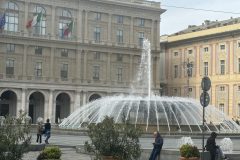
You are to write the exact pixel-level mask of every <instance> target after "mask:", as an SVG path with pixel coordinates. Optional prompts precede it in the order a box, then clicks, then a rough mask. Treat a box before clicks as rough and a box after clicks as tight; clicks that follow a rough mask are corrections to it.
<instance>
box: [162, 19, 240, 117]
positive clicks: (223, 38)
mask: <svg viewBox="0 0 240 160" xmlns="http://www.w3.org/2000/svg"><path fill="white" fill-rule="evenodd" d="M239 28H240V19H239V18H231V19H229V20H225V21H205V22H204V23H203V24H202V25H201V26H189V27H188V28H187V29H186V30H183V31H180V32H178V33H176V34H173V35H170V36H162V37H161V40H160V41H161V43H160V45H161V54H160V57H161V58H160V59H161V67H160V68H161V74H160V75H161V78H160V79H161V86H162V87H164V91H165V94H166V95H169V96H183V97H188V96H189V97H192V98H195V99H197V100H198V101H199V97H200V95H201V93H202V90H201V80H202V78H203V77H204V76H209V78H210V79H211V81H212V87H211V90H210V91H209V92H208V93H209V94H210V97H211V102H210V103H211V104H212V105H214V106H215V107H217V108H218V109H219V110H220V111H222V112H224V113H225V114H227V115H229V116H230V117H233V118H238V119H239V118H240V29H239Z"/></svg>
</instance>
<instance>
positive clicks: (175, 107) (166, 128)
mask: <svg viewBox="0 0 240 160" xmlns="http://www.w3.org/2000/svg"><path fill="white" fill-rule="evenodd" d="M151 61H152V58H151V50H150V42H149V41H148V40H144V43H143V51H142V56H141V63H140V66H139V70H138V73H137V75H136V78H135V79H136V81H133V85H132V86H131V91H130V93H131V94H130V95H119V96H111V97H104V98H101V99H98V100H96V101H93V102H91V103H89V104H86V105H84V106H82V107H80V108H79V109H77V110H76V111H75V112H73V113H72V114H71V115H70V116H69V117H68V118H66V119H64V120H63V122H62V123H61V124H60V127H61V128H67V129H79V128H82V127H84V126H86V125H87V124H90V123H99V122H101V121H102V120H103V119H104V117H105V116H110V117H113V118H114V120H115V122H116V123H123V122H124V119H123V118H125V120H126V119H128V120H129V121H130V123H132V124H135V126H136V125H139V126H143V127H145V129H146V131H151V132H152V131H155V130H158V131H161V132H168V133H170V132H178V131H179V130H180V132H186V133H187V132H191V133H193V132H198V133H200V132H202V128H201V125H202V106H201V105H200V103H199V102H197V101H196V100H194V99H190V98H179V97H159V96H156V95H153V94H152V93H151V83H152V78H151V76H152V71H151ZM146 75H148V76H146ZM205 128H206V129H207V131H208V132H211V131H215V132H230V133H233V132H239V131H240V128H239V126H238V125H237V124H236V123H235V122H233V121H232V120H231V119H230V118H228V117H227V116H225V115H224V114H222V113H221V112H220V111H218V110H217V109H216V108H215V107H211V106H209V107H207V108H206V124H205Z"/></svg>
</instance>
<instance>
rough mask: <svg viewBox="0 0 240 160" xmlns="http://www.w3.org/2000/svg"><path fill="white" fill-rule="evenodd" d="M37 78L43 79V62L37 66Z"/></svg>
mask: <svg viewBox="0 0 240 160" xmlns="http://www.w3.org/2000/svg"><path fill="white" fill-rule="evenodd" d="M35 77H42V62H37V63H36V64H35Z"/></svg>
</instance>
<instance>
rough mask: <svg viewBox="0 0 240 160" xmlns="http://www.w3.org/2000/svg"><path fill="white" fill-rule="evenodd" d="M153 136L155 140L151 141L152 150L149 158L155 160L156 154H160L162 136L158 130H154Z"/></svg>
mask: <svg viewBox="0 0 240 160" xmlns="http://www.w3.org/2000/svg"><path fill="white" fill-rule="evenodd" d="M154 138H155V141H154V143H153V150H152V153H151V156H150V158H149V160H156V158H157V157H158V155H159V156H160V152H161V150H162V146H163V138H162V136H161V135H160V133H159V132H154Z"/></svg>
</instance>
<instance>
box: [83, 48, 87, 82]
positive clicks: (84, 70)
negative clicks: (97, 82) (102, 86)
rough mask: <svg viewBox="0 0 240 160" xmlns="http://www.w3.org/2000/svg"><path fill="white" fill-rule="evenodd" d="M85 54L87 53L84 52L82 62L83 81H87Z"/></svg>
mask: <svg viewBox="0 0 240 160" xmlns="http://www.w3.org/2000/svg"><path fill="white" fill-rule="evenodd" d="M87 52H88V51H86V50H85V52H84V58H83V60H84V62H83V65H84V67H83V80H84V81H86V80H87Z"/></svg>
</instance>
